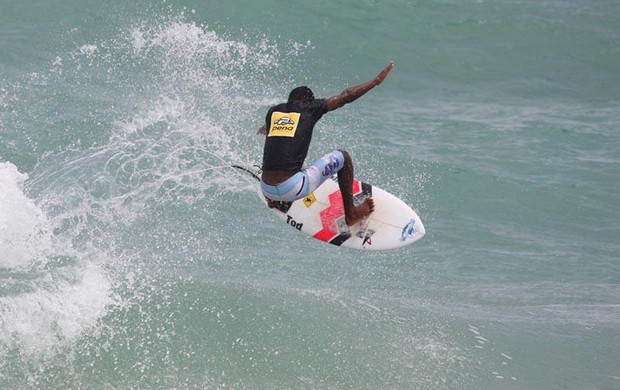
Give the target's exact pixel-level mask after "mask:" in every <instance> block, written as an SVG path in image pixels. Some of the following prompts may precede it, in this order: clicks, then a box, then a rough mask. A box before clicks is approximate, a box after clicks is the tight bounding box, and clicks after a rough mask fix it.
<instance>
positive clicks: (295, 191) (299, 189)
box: [260, 150, 344, 202]
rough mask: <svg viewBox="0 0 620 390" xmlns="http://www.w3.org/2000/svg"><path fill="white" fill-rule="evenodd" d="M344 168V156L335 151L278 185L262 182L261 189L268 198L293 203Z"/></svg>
mask: <svg viewBox="0 0 620 390" xmlns="http://www.w3.org/2000/svg"><path fill="white" fill-rule="evenodd" d="M343 167H344V155H343V154H342V152H340V151H339V150H334V151H333V152H331V153H328V154H326V155H325V156H323V157H321V158H320V159H318V160H316V161H315V162H314V163H312V165H310V166H308V167H306V168H304V169H302V170H301V171H299V172H297V173H296V174H294V175H293V176H291V177H290V178H288V179H286V181H284V182H282V183H280V184H278V185H275V186H274V185H270V184H267V183H265V182H263V181H262V180H261V182H260V188H261V191H262V192H263V195H265V197H266V198H269V199H271V200H276V201H281V202H292V201H295V200H298V199H302V198H305V197H306V196H308V195H309V194H311V193H312V192H314V190H316V189H317V188H319V186H320V185H321V184H323V182H325V180H327V179H329V178H330V177H332V175H333V174H334V173H335V172H338V171H340V170H341V169H342V168H343Z"/></svg>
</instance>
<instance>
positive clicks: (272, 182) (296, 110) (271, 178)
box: [258, 61, 394, 226]
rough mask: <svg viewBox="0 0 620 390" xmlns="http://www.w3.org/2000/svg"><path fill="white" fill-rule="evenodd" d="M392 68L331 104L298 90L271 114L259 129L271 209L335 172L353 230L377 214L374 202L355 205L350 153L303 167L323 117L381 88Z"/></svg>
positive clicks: (308, 91)
mask: <svg viewBox="0 0 620 390" xmlns="http://www.w3.org/2000/svg"><path fill="white" fill-rule="evenodd" d="M393 67H394V62H393V61H391V62H390V63H389V64H388V66H386V67H385V68H384V69H383V70H382V71H381V72H380V73H379V74H378V75H377V77H375V78H374V79H372V80H370V81H367V82H365V83H363V84H359V85H356V86H353V87H349V88H347V89H345V90H344V91H342V92H341V93H340V94H339V95H336V96H333V97H330V98H328V99H315V98H314V93H313V92H312V90H311V89H310V88H308V87H305V86H302V87H297V88H294V89H293V90H292V91H291V92H290V94H289V97H288V101H287V102H286V103H281V104H278V105H276V106H273V107H271V108H270V109H269V111H268V112H267V116H266V118H265V125H263V126H262V127H261V128H260V129H259V130H258V132H259V133H260V134H265V135H266V138H265V148H264V152H263V173H262V177H261V183H260V184H261V190H262V192H263V195H264V196H265V198H267V204H268V205H269V207H271V208H274V207H278V206H279V204H281V203H284V202H286V203H288V202H293V201H295V200H298V199H302V198H304V197H306V196H307V195H309V194H310V193H312V192H314V190H316V189H317V188H318V187H319V186H320V185H321V184H322V183H323V182H324V181H325V180H327V179H328V178H330V177H331V176H332V174H333V173H334V172H337V173H338V186H339V187H340V192H341V193H342V203H343V206H344V215H345V222H346V224H347V225H349V226H352V225H355V224H356V223H358V222H360V221H361V220H362V219H364V218H366V217H367V216H368V215H370V214H371V213H372V212H373V211H374V209H375V205H374V202H373V200H372V198H366V199H365V200H364V201H363V202H362V203H361V204H359V205H355V204H354V202H353V178H354V176H353V161H352V160H351V156H350V155H349V153H348V152H347V151H345V150H340V149H338V150H334V151H332V152H331V153H328V154H326V155H325V156H323V157H321V158H320V159H318V160H317V161H315V162H314V163H313V164H312V165H310V166H308V167H306V168H303V169H302V167H303V164H304V161H305V159H306V156H307V154H308V148H309V147H310V141H311V139H312V131H313V130H314V126H315V125H316V123H317V122H318V121H319V119H321V117H322V116H323V114H325V113H327V112H329V111H334V110H336V109H338V108H340V107H342V106H344V105H345V104H348V103H351V102H353V101H355V100H357V99H358V98H360V97H361V96H363V95H364V94H365V93H366V92H368V91H370V90H371V89H373V88H374V87H376V86H377V85H379V84H381V83H382V82H383V81H384V80H385V79H386V77H387V76H388V74H389V73H390V72H391V71H392V68H393Z"/></svg>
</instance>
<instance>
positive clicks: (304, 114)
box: [263, 99, 327, 171]
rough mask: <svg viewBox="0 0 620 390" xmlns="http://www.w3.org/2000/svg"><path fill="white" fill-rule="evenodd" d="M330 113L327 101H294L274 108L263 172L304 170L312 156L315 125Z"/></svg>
mask: <svg viewBox="0 0 620 390" xmlns="http://www.w3.org/2000/svg"><path fill="white" fill-rule="evenodd" d="M326 112H327V100H326V99H315V100H313V101H311V102H309V103H301V102H295V101H293V102H288V103H282V104H278V105H277V106H273V107H271V108H270V109H269V111H268V112H267V117H266V118H265V122H266V128H267V136H266V137H265V149H264V153H263V170H264V171H298V170H300V169H301V168H302V166H303V163H304V160H305V159H306V155H307V154H308V148H309V147H310V141H311V140H312V131H313V129H314V125H316V122H318V120H319V119H321V117H322V116H323V114H325V113H326Z"/></svg>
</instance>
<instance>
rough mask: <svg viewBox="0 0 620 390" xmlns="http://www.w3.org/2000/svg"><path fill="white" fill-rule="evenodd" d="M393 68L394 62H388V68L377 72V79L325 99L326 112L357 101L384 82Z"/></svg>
mask: <svg viewBox="0 0 620 390" xmlns="http://www.w3.org/2000/svg"><path fill="white" fill-rule="evenodd" d="M393 67H394V61H390V63H389V64H388V66H386V67H385V68H384V69H383V70H382V71H381V72H379V74H378V75H377V77H375V78H374V79H372V80H370V81H367V82H365V83H363V84H360V85H356V86H353V87H349V88H347V89H345V90H344V91H342V92H340V95H336V96H333V97H330V98H329V99H327V110H328V111H333V110H335V109H337V108H340V107H342V106H344V105H345V104H347V103H351V102H353V101H355V100H357V99H358V98H359V97H361V96H362V95H364V94H365V93H366V92H368V91H370V90H371V89H373V88H374V87H376V86H377V85H379V84H381V83H382V82H383V80H385V78H386V77H387V76H388V74H389V73H390V72H391V71H392V68H393Z"/></svg>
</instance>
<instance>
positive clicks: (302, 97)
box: [288, 86, 314, 103]
mask: <svg viewBox="0 0 620 390" xmlns="http://www.w3.org/2000/svg"><path fill="white" fill-rule="evenodd" d="M313 100H314V93H312V90H311V89H310V88H308V87H306V86H302V87H297V88H294V89H293V90H292V91H291V93H290V94H289V95H288V101H289V103H290V102H301V103H310V102H311V101H313Z"/></svg>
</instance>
